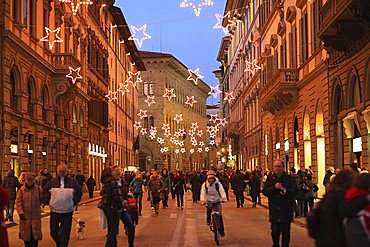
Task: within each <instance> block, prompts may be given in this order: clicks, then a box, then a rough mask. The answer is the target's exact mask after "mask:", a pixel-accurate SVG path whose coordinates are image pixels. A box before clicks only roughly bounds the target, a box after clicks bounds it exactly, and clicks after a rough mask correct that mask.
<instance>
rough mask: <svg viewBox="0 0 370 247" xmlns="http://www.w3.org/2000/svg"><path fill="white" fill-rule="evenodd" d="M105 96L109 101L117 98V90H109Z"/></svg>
mask: <svg viewBox="0 0 370 247" xmlns="http://www.w3.org/2000/svg"><path fill="white" fill-rule="evenodd" d="M105 97H106V98H107V99H108V100H109V101H113V100H117V92H113V91H110V90H109V92H108V94H107V95H105Z"/></svg>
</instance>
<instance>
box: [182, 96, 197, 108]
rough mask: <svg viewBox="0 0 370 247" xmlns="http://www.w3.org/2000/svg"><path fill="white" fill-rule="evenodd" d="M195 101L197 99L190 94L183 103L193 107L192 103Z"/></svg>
mask: <svg viewBox="0 0 370 247" xmlns="http://www.w3.org/2000/svg"><path fill="white" fill-rule="evenodd" d="M195 103H198V101H196V100H195V99H194V96H191V97H189V96H186V102H185V104H186V105H190V107H193V105H194V104H195Z"/></svg>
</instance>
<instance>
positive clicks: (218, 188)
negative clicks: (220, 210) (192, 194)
mask: <svg viewBox="0 0 370 247" xmlns="http://www.w3.org/2000/svg"><path fill="white" fill-rule="evenodd" d="M215 187H216V190H217V192H218V195H219V196H220V198H221V194H220V185H219V182H216V184H215ZM204 188H205V189H206V194H208V187H207V183H205V184H204Z"/></svg>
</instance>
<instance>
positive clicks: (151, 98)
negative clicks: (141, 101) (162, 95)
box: [145, 95, 155, 107]
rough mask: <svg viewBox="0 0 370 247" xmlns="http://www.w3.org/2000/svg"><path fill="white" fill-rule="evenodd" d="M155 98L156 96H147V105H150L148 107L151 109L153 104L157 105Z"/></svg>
mask: <svg viewBox="0 0 370 247" xmlns="http://www.w3.org/2000/svg"><path fill="white" fill-rule="evenodd" d="M154 98H155V96H154V95H153V96H149V95H147V96H146V100H145V103H147V104H148V107H150V106H151V105H152V104H155V101H154Z"/></svg>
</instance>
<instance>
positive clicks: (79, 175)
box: [74, 170, 86, 214]
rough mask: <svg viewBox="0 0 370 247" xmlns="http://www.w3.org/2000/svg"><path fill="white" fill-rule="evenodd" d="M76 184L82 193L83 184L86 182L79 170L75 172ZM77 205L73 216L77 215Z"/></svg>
mask: <svg viewBox="0 0 370 247" xmlns="http://www.w3.org/2000/svg"><path fill="white" fill-rule="evenodd" d="M74 178H75V179H76V180H77V182H78V184H79V185H80V187H81V191H82V193H83V188H84V183H85V182H86V180H85V176H84V175H83V174H81V170H77V175H76V176H75V177H74ZM78 213H79V212H78V204H77V205H76V206H75V214H78Z"/></svg>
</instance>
